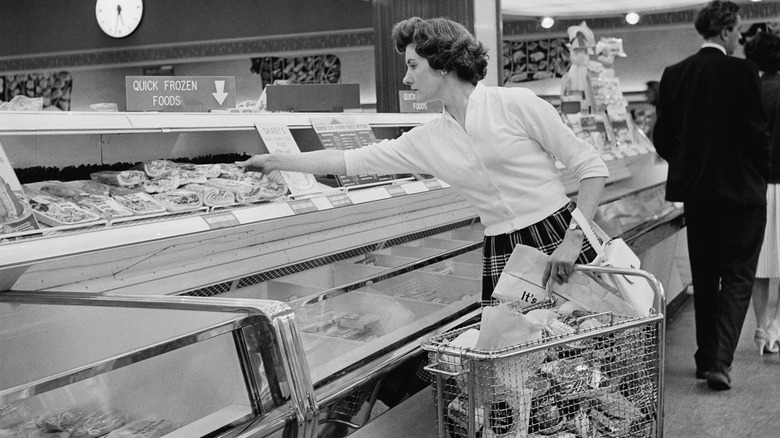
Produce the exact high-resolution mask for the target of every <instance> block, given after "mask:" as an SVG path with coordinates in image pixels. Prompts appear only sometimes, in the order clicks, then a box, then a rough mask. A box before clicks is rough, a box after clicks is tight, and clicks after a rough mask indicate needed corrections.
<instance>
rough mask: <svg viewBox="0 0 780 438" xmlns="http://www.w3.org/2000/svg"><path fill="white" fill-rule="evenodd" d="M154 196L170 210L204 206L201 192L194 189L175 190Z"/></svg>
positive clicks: (192, 208) (177, 210) (175, 210)
mask: <svg viewBox="0 0 780 438" xmlns="http://www.w3.org/2000/svg"><path fill="white" fill-rule="evenodd" d="M153 198H154V199H155V200H157V201H158V202H159V203H160V204H162V205H163V206H164V207H165V209H166V210H168V211H170V212H179V211H188V210H196V209H198V208H200V207H203V198H202V197H201V196H200V193H198V192H194V191H192V190H186V189H178V190H173V191H170V192H165V193H160V194H157V195H154V196H153Z"/></svg>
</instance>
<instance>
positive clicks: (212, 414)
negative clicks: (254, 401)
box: [0, 333, 253, 437]
mask: <svg viewBox="0 0 780 438" xmlns="http://www.w3.org/2000/svg"><path fill="white" fill-rule="evenodd" d="M128 337H132V336H128ZM7 357H8V356H4V358H7ZM57 359H59V358H58V356H56V355H52V356H50V357H49V361H51V362H57V361H58V360H57ZM244 382H245V380H244V377H243V373H242V369H241V365H240V363H239V362H238V354H237V352H236V345H235V341H234V339H233V335H232V333H225V334H222V335H219V336H216V337H213V338H210V339H207V340H204V341H201V342H198V343H195V344H191V345H188V346H186V347H183V348H179V349H176V350H174V351H170V352H167V353H165V354H162V355H158V356H154V357H150V358H148V359H145V360H141V361H140V362H137V363H134V364H132V365H129V366H125V367H122V368H119V369H115V370H113V371H108V372H105V373H103V374H100V375H98V376H95V377H91V378H88V379H85V380H80V381H78V382H76V383H72V384H70V385H66V386H61V387H58V388H56V389H53V390H51V391H48V392H45V393H43V394H40V395H37V396H34V397H30V398H27V399H24V400H21V401H16V402H14V403H13V404H12V406H13V408H11V407H9V406H5V407H0V413H2V412H3V410H4V409H5V410H7V411H10V410H14V411H15V414H14V417H13V419H11V418H10V417H6V418H5V420H6V424H3V426H7V429H6V430H14V428H17V429H21V428H23V427H26V426H24V425H30V424H34V423H35V421H36V420H38V425H39V427H40V424H41V421H42V420H41V419H43V418H47V416H51V415H53V414H56V413H61V412H64V411H65V412H70V413H73V415H82V414H90V413H95V412H97V411H106V412H112V411H118V412H113V413H114V415H115V416H116V417H118V418H122V419H124V420H125V422H127V423H129V422H133V421H142V420H164V421H165V422H166V423H163V426H164V427H166V430H169V431H173V429H175V432H173V433H172V434H170V435H168V436H171V437H174V436H181V437H199V436H204V435H207V434H209V433H211V432H214V431H215V430H218V429H221V428H223V427H225V426H226V425H229V424H231V423H234V422H236V421H239V420H246V419H248V418H251V417H252V416H253V410H252V405H251V403H250V399H249V393H248V391H247V388H246V386H245V383H244ZM77 413H81V414H77ZM11 422H14V423H17V425H16V426H11V425H10V424H8V423H11ZM0 423H2V415H0ZM120 423H121V422H117V423H116V424H115V426H116V427H119V426H120V425H121V424H120ZM2 432H3V430H2V428H0V436H4V435H2ZM106 433H107V432H106ZM23 436H27V435H23ZM36 436H37V435H36ZM155 436H157V435H155Z"/></svg>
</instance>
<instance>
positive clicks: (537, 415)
mask: <svg viewBox="0 0 780 438" xmlns="http://www.w3.org/2000/svg"><path fill="white" fill-rule="evenodd" d="M575 270H579V271H585V273H586V274H589V275H629V276H638V277H643V278H645V279H646V280H647V281H649V282H650V284H651V285H652V287H653V290H654V291H655V295H656V296H655V300H654V305H653V310H652V311H651V312H650V315H649V316H647V317H630V316H621V315H615V314H612V313H600V314H592V315H587V316H584V317H582V318H579V319H577V320H576V321H573V322H572V321H567V322H569V323H570V325H569V327H572V330H571V332H570V333H567V334H559V335H555V336H548V337H546V338H543V339H542V340H541V341H537V342H532V343H526V344H522V345H517V346H513V347H509V348H504V349H501V350H496V351H481V350H476V349H470V348H459V347H456V346H453V345H451V344H450V343H451V342H452V341H453V340H454V339H455V338H457V337H458V336H460V335H461V334H464V333H465V332H466V331H468V330H471V329H478V328H479V323H476V324H472V325H469V326H466V327H463V328H459V329H456V330H452V331H449V332H445V333H443V334H440V335H437V336H434V337H432V338H430V339H428V340H426V341H425V342H424V343H423V344H422V348H423V349H424V350H426V351H428V355H429V366H428V367H426V368H425V369H426V370H427V371H429V372H430V373H432V374H433V376H434V377H435V379H433V380H434V381H433V389H434V396H435V403H436V413H437V421H438V433H439V437H442V438H443V437H445V436H447V434H449V436H450V437H452V438H455V437H458V438H460V437H469V438H493V437H517V438H519V437H524V438H525V437H527V438H544V437H560V438H563V437H567V438H575V437H577V438H591V437H641V438H644V437H660V436H662V435H663V377H664V376H663V363H664V329H665V322H664V308H665V298H664V294H663V288H662V286H661V285H660V283H659V282H658V281H657V280H656V279H655V277H654V276H653V275H652V274H650V273H647V272H645V271H640V270H626V269H617V268H607V267H597V266H590V265H577V266H575ZM503 305H507V304H506V303H504V304H503ZM554 305H555V297H554V295H552V294H550V292H549V289H548V299H547V300H545V301H543V302H542V303H540V304H537V305H534V306H532V307H526V308H522V309H520V308H519V307H517V311H518V312H521V313H527V312H528V311H530V310H533V309H540V308H551V307H553V306H554ZM510 307H511V305H510Z"/></svg>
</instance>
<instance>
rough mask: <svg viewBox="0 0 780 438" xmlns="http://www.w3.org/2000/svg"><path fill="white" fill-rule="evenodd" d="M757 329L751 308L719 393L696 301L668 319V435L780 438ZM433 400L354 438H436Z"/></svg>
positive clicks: (774, 381) (771, 360) (779, 371)
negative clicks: (703, 357) (707, 365)
mask: <svg viewBox="0 0 780 438" xmlns="http://www.w3.org/2000/svg"><path fill="white" fill-rule="evenodd" d="M754 330H755V317H754V315H753V312H752V310H751V311H750V312H749V313H748V317H747V319H746V321H745V325H744V328H743V330H742V336H741V338H740V341H739V346H738V347H737V352H736V355H735V359H734V363H733V370H732V375H731V377H732V383H733V385H732V389H731V390H729V391H720V392H716V391H712V390H710V389H709V388H708V387H707V384H706V382H705V381H702V380H696V379H695V378H694V374H695V366H694V362H693V353H694V351H695V339H694V332H695V331H694V314H693V299H687V300H686V301H685V304H683V305H682V306H681V307H680V309H679V310H678V311H677V313H676V314H675V315H674V317H673V318H671V319H669V320H667V325H666V342H665V345H666V361H665V367H664V369H665V373H666V375H665V397H664V402H665V409H664V413H665V416H664V419H665V422H664V435H663V436H664V437H667V438H668V437H672V438H677V437H680V438H732V437H739V438H751V437H755V438H759V437H760V438H764V437H766V438H772V437H780V402H779V400H780V397H778V394H780V355H777V354H774V355H764V356H759V355H758V352H757V349H756V347H754V343H753V331H754ZM432 399H433V397H432V396H431V392H430V391H422V392H420V393H418V394H417V395H415V396H413V397H412V398H410V399H408V400H407V401H406V402H404V403H402V404H401V405H399V406H397V407H395V408H393V409H391V410H390V411H388V412H386V413H384V414H383V415H380V416H379V417H378V418H376V419H375V420H374V421H372V422H371V423H369V424H368V425H366V426H365V427H363V428H362V429H360V430H358V431H357V432H356V433H354V434H352V435H351V437H353V438H362V437H371V438H380V437H409V438H413V437H420V438H429V437H436V436H437V434H436V424H435V413H434V408H433V401H432Z"/></svg>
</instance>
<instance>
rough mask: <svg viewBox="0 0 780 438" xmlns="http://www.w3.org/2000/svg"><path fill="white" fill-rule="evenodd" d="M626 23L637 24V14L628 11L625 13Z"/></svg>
mask: <svg viewBox="0 0 780 438" xmlns="http://www.w3.org/2000/svg"><path fill="white" fill-rule="evenodd" d="M626 23H628V24H637V23H639V14H637V13H636V12H629V13H628V14H626Z"/></svg>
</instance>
